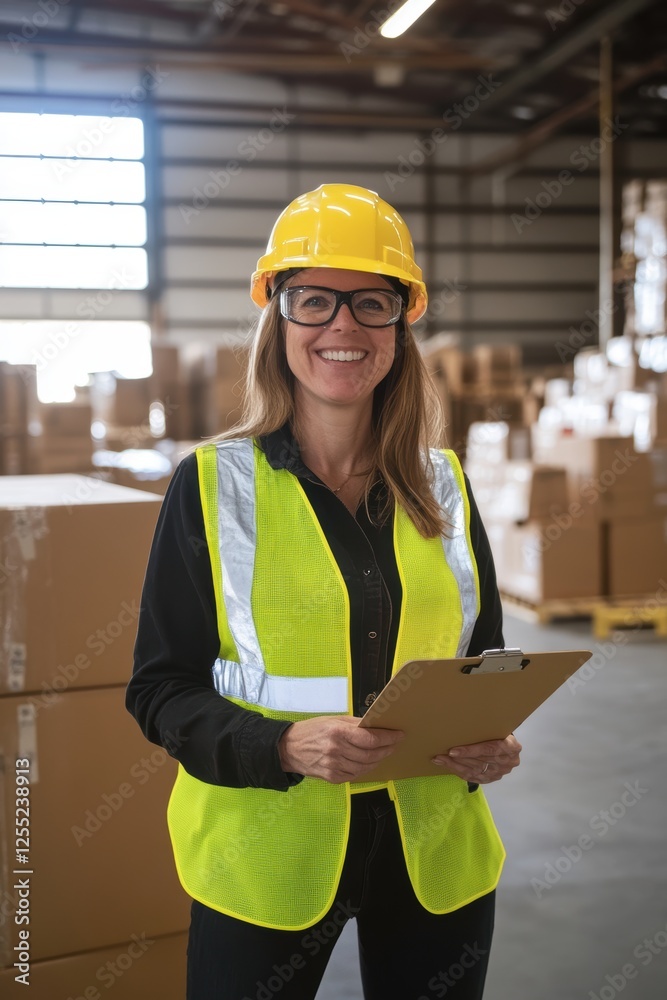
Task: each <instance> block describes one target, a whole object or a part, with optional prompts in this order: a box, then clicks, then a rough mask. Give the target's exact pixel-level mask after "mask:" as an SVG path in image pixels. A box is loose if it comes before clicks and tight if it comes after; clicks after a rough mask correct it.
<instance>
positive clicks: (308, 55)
mask: <svg viewBox="0 0 667 1000" xmlns="http://www.w3.org/2000/svg"><path fill="white" fill-rule="evenodd" d="M33 6H34V5H33V4H32V3H31V4H26V3H25V2H16V0H14V2H12V0H8V2H4V3H3V4H2V5H1V6H0V39H3V40H5V41H7V40H9V41H10V43H11V38H12V35H13V36H15V37H16V36H18V37H19V38H23V39H25V41H26V42H29V45H27V46H26V49H28V48H29V50H30V51H33V52H36V53H37V52H42V51H45V50H47V51H49V50H50V51H53V50H54V49H58V50H60V51H61V52H63V53H64V51H67V50H69V51H70V52H72V51H75V52H78V53H81V54H82V55H84V56H85V54H86V53H88V54H89V53H90V50H91V49H94V50H96V57H95V65H97V66H103V65H107V66H113V65H118V64H119V63H123V64H126V63H128V62H131V61H137V62H138V61H140V60H145V59H146V58H159V59H160V60H161V62H162V63H163V64H181V65H185V66H188V65H192V66H195V65H196V66H197V67H199V68H204V67H207V66H208V67H211V68H213V67H215V68H220V69H226V70H229V71H234V72H248V73H252V74H257V75H267V76H270V77H272V78H274V79H275V78H280V79H281V80H284V81H286V82H287V83H292V84H299V85H301V86H304V85H305V86H313V87H314V86H317V87H318V88H321V87H327V86H328V87H331V86H334V87H336V88H337V89H341V88H342V89H343V90H345V91H347V92H349V93H350V94H351V95H353V96H354V97H360V96H362V95H363V96H365V97H367V98H368V97H369V96H371V97H372V98H373V99H374V106H375V107H376V108H377V110H378V113H379V114H380V116H381V117H382V118H384V116H385V114H386V115H387V119H386V122H385V123H387V124H390V118H391V114H392V112H394V113H395V112H396V111H397V110H398V109H401V110H402V111H403V112H405V111H406V109H410V108H412V109H414V110H415V111H416V112H418V113H419V114H421V115H422V116H424V123H426V121H427V120H428V119H429V118H431V117H433V118H440V119H441V118H442V116H443V114H446V112H447V111H448V110H449V111H451V113H452V115H453V114H456V113H457V112H456V105H461V104H462V102H464V101H465V99H466V98H469V99H470V101H469V103H470V102H471V101H472V100H473V99H474V95H475V91H476V88H478V87H479V84H480V78H484V79H487V80H488V79H490V80H491V81H492V86H493V93H492V94H491V95H490V96H488V95H486V97H485V100H484V101H483V103H482V104H481V105H480V106H479V108H478V109H476V113H475V116H474V125H475V129H476V130H477V131H480V130H485V129H488V130H493V131H507V132H513V133H522V132H526V131H528V130H531V129H532V130H534V129H535V128H536V127H541V126H546V127H547V128H549V127H550V123H551V122H552V121H553V123H554V126H556V125H557V127H558V128H562V127H563V126H564V125H565V124H567V125H568V128H569V130H570V131H576V130H579V129H580V130H587V131H590V130H591V128H592V127H594V123H595V116H596V113H597V108H596V101H595V91H596V88H597V83H598V79H599V44H598V42H599V40H600V38H601V37H603V36H604V35H606V34H609V35H611V37H612V38H613V40H614V78H615V81H616V88H617V94H618V98H617V100H618V106H617V110H618V113H619V114H620V115H621V117H622V118H623V119H624V120H625V121H629V122H631V123H632V124H631V130H632V132H633V133H634V134H636V135H641V136H647V137H648V136H664V135H666V134H667V4H665V3H664V2H662V0H513V2H508V0H438V2H436V3H435V4H434V6H433V7H431V8H430V10H428V11H427V12H426V13H425V14H424V15H423V16H422V17H421V18H420V19H419V21H418V22H417V23H416V24H415V25H414V26H413V27H412V28H411V29H410V30H409V31H408V32H407V33H406V34H405V35H403V36H402V37H400V38H398V39H394V40H389V39H385V38H382V37H381V36H379V35H378V25H379V24H380V23H382V21H383V20H385V19H386V16H387V14H388V13H389V11H391V10H394V9H396V7H398V6H399V3H398V0H388V2H387V3H385V2H384V0H338V2H336V3H326V4H317V3H315V2H311V0H275V2H268V3H261V2H258V0H69V2H66V0H43V2H42V3H41V4H38V5H37V6H36V7H35V10H34V11H32V8H33ZM37 8H39V11H38V9H37ZM31 12H32V13H31ZM35 29H36V30H35ZM587 98H588V100H587ZM464 110H465V106H464ZM462 117H463V118H464V120H463V122H462V124H461V127H463V128H465V115H464V116H462ZM337 124H341V125H342V124H344V123H343V122H342V121H340V122H337ZM417 124H419V122H417ZM554 130H555V129H554Z"/></svg>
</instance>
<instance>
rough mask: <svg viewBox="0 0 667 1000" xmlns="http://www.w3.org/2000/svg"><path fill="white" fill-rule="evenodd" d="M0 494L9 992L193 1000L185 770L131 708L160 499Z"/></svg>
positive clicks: (107, 489)
mask: <svg viewBox="0 0 667 1000" xmlns="http://www.w3.org/2000/svg"><path fill="white" fill-rule="evenodd" d="M1 483H2V506H1V507H0V637H1V640H0V641H1V645H0V658H1V667H0V733H1V734H2V737H1V741H0V753H2V762H1V763H2V773H3V775H4V780H3V786H2V787H3V790H2V795H3V799H4V801H3V803H2V809H3V815H4V817H5V820H6V821H5V822H4V823H3V824H2V826H1V827H0V840H1V843H0V866H1V868H2V870H1V875H2V893H1V902H0V968H1V969H2V971H0V993H2V994H3V995H8V996H20V995H23V994H22V993H21V992H20V990H19V988H18V987H19V986H23V985H24V984H29V987H30V988H29V989H28V990H27V991H26V994H25V995H29V996H30V997H32V998H33V1000H54V998H56V997H62V998H63V1000H65V998H67V997H72V998H74V997H85V998H86V1000H98V998H100V997H102V996H105V995H106V990H107V989H109V988H110V987H111V986H114V989H115V992H114V996H116V997H118V1000H145V998H146V997H153V996H155V997H160V1000H182V997H183V996H184V993H185V987H184V969H185V947H186V934H185V931H186V928H187V926H188V910H189V901H188V899H187V897H186V896H185V894H184V893H183V891H182V890H181V888H180V886H179V884H178V881H177V878H176V874H175V871H174V865H173V860H172V857H171V849H170V846H169V839H168V834H167V828H166V820H165V814H166V806H167V800H168V795H169V790H170V787H171V784H172V782H173V779H174V775H175V762H174V761H173V759H172V758H171V757H170V756H168V754H167V753H166V751H165V750H163V749H162V748H159V747H156V746H154V745H152V744H150V743H148V742H147V741H146V740H145V739H144V737H143V735H142V734H141V732H140V730H139V728H138V726H137V724H136V722H135V721H134V720H133V719H132V718H131V716H130V715H129V714H128V712H127V711H126V709H125V705H124V697H125V687H126V684H127V681H128V678H129V676H130V674H131V669H132V649H133V645H134V638H135V635H136V625H137V617H138V611H139V599H140V593H141V585H142V580H143V575H144V570H145V565H146V559H147V555H148V550H149V547H150V541H151V537H152V532H153V530H154V525H155V522H156V519H157V514H158V510H159V506H160V498H159V497H155V496H152V495H150V494H149V493H145V492H144V493H141V492H139V491H136V490H128V489H124V488H123V487H120V486H114V485H110V484H107V483H104V482H101V481H100V480H98V479H94V478H86V477H82V476H74V475H52V476H17V477H7V478H4V479H3V480H2V481H1ZM181 738H182V737H181V736H180V734H179V733H174V734H172V740H173V744H174V746H175V747H176V746H177V744H178V740H179V739H181ZM15 818H16V823H14V819H15ZM21 976H23V977H24V978H23V979H21V978H17V977H21Z"/></svg>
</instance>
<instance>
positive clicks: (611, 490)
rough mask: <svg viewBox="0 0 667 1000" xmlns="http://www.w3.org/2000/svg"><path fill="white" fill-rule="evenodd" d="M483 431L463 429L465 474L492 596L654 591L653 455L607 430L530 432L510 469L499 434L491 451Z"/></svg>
mask: <svg viewBox="0 0 667 1000" xmlns="http://www.w3.org/2000/svg"><path fill="white" fill-rule="evenodd" d="M486 426H487V425H484V424H478V425H475V426H474V427H472V428H471V431H470V451H469V460H468V462H467V465H466V469H467V472H468V475H469V476H470V480H471V484H472V487H473V491H474V493H475V496H476V499H477V502H478V504H479V507H480V512H481V514H482V518H483V521H484V523H485V526H486V530H487V533H488V535H489V539H490V542H491V546H492V549H493V553H494V560H495V563H496V572H497V576H498V582H499V586H500V588H501V590H503V591H504V592H505V593H507V594H508V595H510V596H513V597H517V598H521V599H524V600H527V601H530V602H531V603H536V604H537V603H540V602H542V601H547V600H552V599H570V598H578V597H600V596H604V597H614V598H621V597H637V596H644V595H652V594H655V593H656V591H657V590H659V588H660V585H661V583H660V581H661V578H664V576H665V568H666V567H667V506H665V505H664V501H665V496H664V489H665V486H664V483H663V480H665V481H667V475H665V460H664V459H661V457H660V456H661V452H660V451H659V450H656V451H655V452H653V453H652V454H651V456H649V454H647V453H639V452H637V451H636V450H635V448H634V444H633V440H632V438H629V437H619V436H618V435H614V434H613V433H610V432H609V431H608V432H607V433H606V434H592V435H584V434H581V433H579V434H575V433H573V432H572V431H571V430H569V429H562V428H557V429H553V428H544V427H543V426H541V425H540V424H538V425H536V426H534V427H533V428H532V448H533V456H532V461H531V462H530V463H517V462H512V461H511V460H510V459H509V452H508V446H507V442H508V441H509V440H510V437H509V428H507V426H506V425H501V427H500V428H499V429H498V430H497V431H496V440H495V441H494V442H493V444H491V443H489V436H488V432H487V431H486V430H485V428H486ZM656 456H657V459H656ZM489 470H492V471H491V472H490V471H489ZM661 476H662V477H663V478H662V479H661V478H660V477H661Z"/></svg>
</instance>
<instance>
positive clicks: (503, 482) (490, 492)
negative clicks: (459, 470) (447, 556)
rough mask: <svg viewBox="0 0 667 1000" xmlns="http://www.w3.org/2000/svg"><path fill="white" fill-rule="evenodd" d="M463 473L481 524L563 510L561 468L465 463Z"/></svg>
mask: <svg viewBox="0 0 667 1000" xmlns="http://www.w3.org/2000/svg"><path fill="white" fill-rule="evenodd" d="M466 472H467V474H468V476H469V478H470V483H471V485H472V488H473V492H474V496H475V500H476V502H477V506H478V508H479V511H480V514H481V516H482V520H483V521H484V522H485V523H487V522H492V521H502V522H507V521H516V522H522V521H528V520H531V521H538V520H540V521H544V520H551V519H553V517H554V515H556V514H560V513H562V512H563V511H566V510H567V507H568V490H567V475H566V472H565V469H557V468H550V467H549V466H539V465H533V463H532V462H526V461H523V462H522V461H508V462H505V463H504V464H502V465H493V464H490V465H488V466H484V465H483V464H479V465H477V464H474V465H471V464H466ZM489 473H495V476H488V474H489ZM485 474H486V476H488V478H484V476H485Z"/></svg>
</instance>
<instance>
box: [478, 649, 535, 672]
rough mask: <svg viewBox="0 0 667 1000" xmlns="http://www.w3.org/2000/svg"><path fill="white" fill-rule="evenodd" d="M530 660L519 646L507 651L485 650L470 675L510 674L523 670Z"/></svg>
mask: <svg viewBox="0 0 667 1000" xmlns="http://www.w3.org/2000/svg"><path fill="white" fill-rule="evenodd" d="M529 663H530V660H529V659H528V658H527V657H525V656H524V655H523V653H522V651H521V650H520V649H519V647H518V646H512V647H508V648H506V649H485V650H484V652H483V653H482V658H481V660H480V662H479V663H478V664H476V665H473V666H471V667H470V669H469V670H468V671H467V673H470V674H499V673H500V674H509V673H512V672H515V671H517V670H523V668H524V667H526V666H528V664H529Z"/></svg>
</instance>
